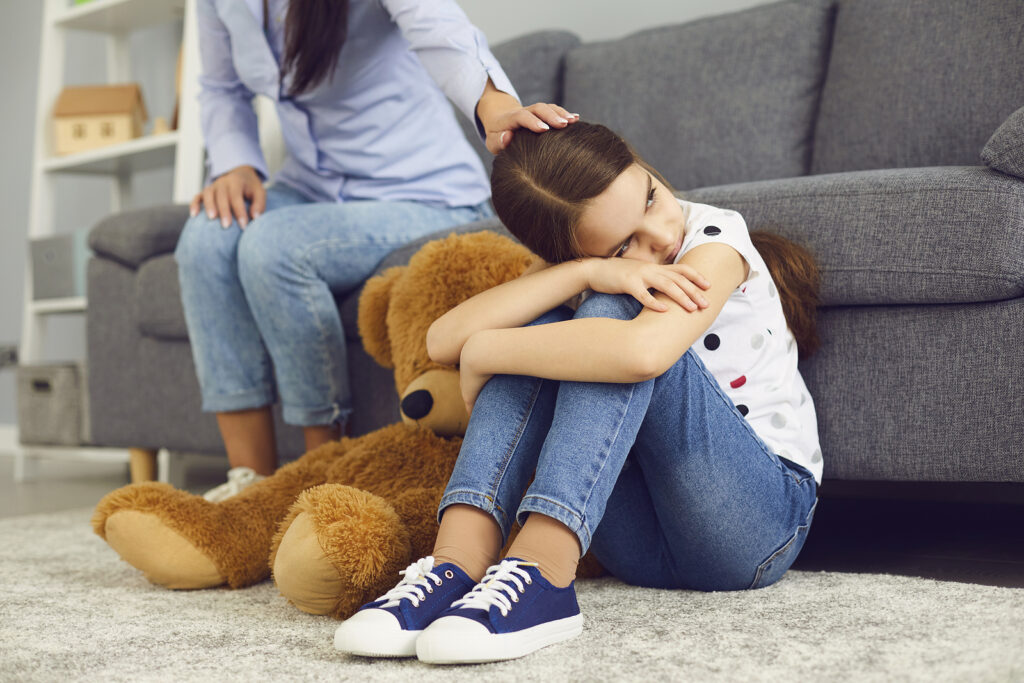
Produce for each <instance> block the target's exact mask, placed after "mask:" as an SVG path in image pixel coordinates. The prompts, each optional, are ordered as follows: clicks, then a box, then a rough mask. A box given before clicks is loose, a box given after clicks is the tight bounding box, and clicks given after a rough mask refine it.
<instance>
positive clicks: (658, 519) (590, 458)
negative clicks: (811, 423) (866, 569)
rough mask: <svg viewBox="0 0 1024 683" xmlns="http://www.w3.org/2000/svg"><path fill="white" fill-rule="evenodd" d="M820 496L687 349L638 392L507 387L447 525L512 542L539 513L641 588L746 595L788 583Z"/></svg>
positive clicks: (629, 306) (510, 379) (470, 447)
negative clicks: (490, 526)
mask: <svg viewBox="0 0 1024 683" xmlns="http://www.w3.org/2000/svg"><path fill="white" fill-rule="evenodd" d="M640 309H641V305H640V303H639V302H637V301H636V300H635V299H634V298H633V297H631V296H627V295H607V294H594V295H592V296H590V297H589V298H588V299H587V300H586V301H584V303H583V304H582V305H581V306H580V308H579V310H578V311H577V312H576V313H575V316H574V315H573V312H572V311H571V310H570V309H568V308H564V307H563V308H559V309H556V310H554V311H551V312H549V313H547V314H545V315H544V316H542V317H541V318H539V319H538V320H536V321H535V322H534V323H533V324H543V323H549V322H556V321H559V320H566V319H568V318H571V317H576V318H581V317H604V318H617V319H623V320H625V319H631V318H633V317H635V316H636V315H637V314H638V313H639V312H640ZM531 477H533V481H532V482H531ZM524 492H525V494H524ZM816 496H817V486H816V484H815V481H814V478H813V477H812V476H811V474H810V472H808V471H807V470H806V469H804V468H803V467H801V466H799V465H796V464H795V463H791V462H789V461H786V460H784V459H781V458H779V456H778V455H776V454H774V453H772V452H771V450H769V449H768V448H767V447H766V446H765V444H764V442H763V441H762V440H761V439H760V438H759V437H758V436H757V434H756V433H755V432H754V431H753V429H751V428H750V426H749V425H748V424H747V422H746V420H744V419H743V416H742V415H741V414H740V413H739V411H738V410H736V407H735V406H734V405H733V403H732V401H731V400H730V399H729V398H728V397H727V396H726V395H725V394H724V393H723V392H722V390H721V389H720V388H719V386H718V383H717V382H716V381H715V379H714V378H713V377H712V376H711V375H710V374H709V373H708V371H707V370H706V368H705V367H704V364H703V363H702V362H701V360H700V359H699V358H698V357H697V355H696V354H694V353H693V351H687V352H686V353H685V354H684V355H683V357H682V358H680V359H679V361H677V362H676V363H675V365H673V366H672V367H671V368H670V369H669V370H668V371H667V372H666V373H665V374H663V375H661V376H660V377H657V378H656V379H653V380H649V381H646V382H640V383H636V384H611V383H598V382H556V381H552V380H542V379H537V378H535V377H528V376H519V375H496V376H494V377H493V378H491V380H490V381H488V382H487V384H486V385H485V386H484V388H483V390H482V391H481V392H480V395H479V397H478V398H477V401H476V404H475V405H474V407H473V413H472V417H471V418H470V421H469V428H468V430H467V433H466V437H465V440H464V442H463V445H462V450H461V451H460V453H459V458H458V461H457V462H456V464H455V469H454V471H453V473H452V476H451V479H450V480H449V482H448V488H447V490H446V491H445V493H444V496H443V498H442V499H441V504H440V508H439V512H438V515H439V517H440V515H441V514H443V511H444V508H445V507H447V506H448V505H452V504H454V503H465V504H468V505H472V506H474V507H477V508H480V509H481V510H484V511H485V512H488V513H490V514H491V515H493V516H494V519H495V520H497V522H498V524H499V526H500V527H501V530H502V534H503V535H504V537H505V538H507V537H508V533H509V530H510V528H511V525H512V523H513V521H519V522H520V523H522V522H524V521H525V520H526V517H527V516H528V515H529V513H531V512H539V513H541V514H544V515H547V516H549V517H552V518H554V519H556V520H558V521H560V522H562V523H563V524H565V525H566V526H568V527H569V528H570V529H571V530H572V531H573V532H575V533H576V535H577V537H578V538H579V542H580V546H581V547H582V549H583V551H584V552H586V551H587V549H588V548H589V549H590V550H591V551H592V552H593V553H594V555H595V556H596V557H597V559H598V560H599V561H600V562H601V564H602V565H604V567H605V568H606V569H607V570H608V571H609V572H611V573H612V574H613V575H615V576H617V577H618V578H620V579H622V580H623V581H626V582H628V583H632V584H636V585H642V586H653V587H659V588H689V589H696V590H737V589H746V588H757V587H761V586H767V585H769V584H771V583H774V582H775V581H777V580H778V579H779V578H781V577H782V575H783V574H784V573H785V572H786V570H787V569H788V568H789V566H790V565H791V564H792V563H793V561H794V560H795V559H796V556H797V554H798V553H799V552H800V549H801V548H802V547H803V544H804V540H805V538H806V536H807V531H808V529H809V528H810V524H811V519H812V517H813V515H814V507H815V504H816V501H817V497H816Z"/></svg>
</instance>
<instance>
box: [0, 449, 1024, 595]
mask: <svg viewBox="0 0 1024 683" xmlns="http://www.w3.org/2000/svg"><path fill="white" fill-rule="evenodd" d="M13 472H14V459H13V458H11V457H6V456H0V517H13V516H16V515H27V514H35V513H43V512H55V511H58V510H67V509H74V508H83V507H92V506H93V505H95V504H96V502H97V501H99V499H100V498H102V497H103V495H104V494H106V493H107V492H108V491H111V490H113V489H115V488H118V487H120V486H123V485H124V484H126V483H127V482H128V472H127V466H126V465H113V464H108V463H88V462H67V461H47V460H42V461H40V462H39V464H38V472H37V475H36V477H34V478H33V479H32V480H31V481H27V482H24V483H21V484H17V483H15V482H14V481H13ZM222 477H223V469H222V468H221V467H220V465H219V463H217V462H216V461H214V460H211V461H210V462H209V463H208V464H207V465H205V466H199V467H189V469H188V471H187V479H186V487H187V488H188V489H189V490H190V491H193V492H196V493H200V492H202V491H204V490H206V489H208V488H211V487H212V486H215V485H216V484H218V483H220V481H222ZM840 484H843V485H840ZM1021 491H1022V489H1021V488H1020V487H1006V488H1002V489H1000V488H996V489H993V488H992V487H989V488H975V487H970V486H963V485H959V486H957V487H944V486H935V485H932V486H926V485H906V484H904V485H887V486H881V487H880V486H877V485H875V486H871V487H865V486H864V485H845V483H842V482H840V483H836V484H835V485H834V486H832V487H831V488H830V487H829V486H828V483H826V485H825V486H823V487H822V490H821V500H820V502H819V504H818V510H817V512H816V515H815V520H814V526H813V528H812V531H811V534H810V535H809V536H808V540H807V544H806V545H805V546H804V550H803V552H802V553H801V555H800V558H799V559H798V560H797V563H796V565H795V568H796V569H805V570H823V571H847V572H870V573H885V574H902V575H907V576H922V577H928V578H933V579H938V580H944V581H960V582H966V583H978V584H985V585H992V586H1007V587H1024V499H1022V498H1021ZM993 498H995V499H996V500H1000V501H1004V502H991V501H992V499H993ZM936 499H938V500H942V501H943V502H936ZM958 499H959V500H958ZM983 501H985V502H983ZM1010 501H1013V502H1010Z"/></svg>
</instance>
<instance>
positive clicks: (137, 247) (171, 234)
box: [89, 204, 188, 269]
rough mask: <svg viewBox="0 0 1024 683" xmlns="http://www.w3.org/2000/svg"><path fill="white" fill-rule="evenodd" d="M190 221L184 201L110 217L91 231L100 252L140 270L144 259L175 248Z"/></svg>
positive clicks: (93, 246) (92, 242) (91, 239)
mask: <svg viewBox="0 0 1024 683" xmlns="http://www.w3.org/2000/svg"><path fill="white" fill-rule="evenodd" d="M186 220H188V207H187V206H185V205H184V204H181V205H169V206H156V207H151V208H146V209H135V210H133V211H125V212H123V213H116V214H113V215H111V216H107V217H106V218H104V219H103V220H102V221H100V222H99V223H97V224H96V226H95V227H94V228H93V229H92V231H91V232H90V233H89V247H90V248H91V249H92V250H93V251H94V252H96V253H97V254H98V255H100V256H103V257H106V258H110V259H113V260H115V261H117V262H118V263H121V264H122V265H125V266H128V267H129V268H133V269H137V268H138V267H139V266H140V265H142V263H143V262H144V261H146V260H147V259H150V258H152V257H154V256H159V255H160V254H166V253H169V252H172V251H174V247H175V245H176V244H177V243H178V235H180V234H181V230H182V228H184V227H185V221H186Z"/></svg>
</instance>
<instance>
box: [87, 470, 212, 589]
mask: <svg viewBox="0 0 1024 683" xmlns="http://www.w3.org/2000/svg"><path fill="white" fill-rule="evenodd" d="M213 507H214V506H213V504H212V503H209V502H207V501H205V500H203V499H202V498H201V497H199V496H193V495H191V494H189V493H186V492H185V491H179V490H178V489H175V488H174V487H173V486H169V485H167V484H160V483H157V482H146V483H143V484H131V485H129V486H124V487H122V488H119V489H117V490H116V491H111V492H110V493H108V494H107V495H105V496H104V497H103V499H102V500H100V502H99V503H98V504H97V505H96V510H95V511H94V512H93V516H92V528H93V531H95V532H96V533H97V534H98V535H99V536H101V537H102V538H103V539H104V540H105V541H106V542H107V543H108V544H109V545H110V547H111V548H113V549H114V550H115V551H116V552H117V554H118V555H120V556H121V559H123V560H125V561H126V562H128V564H130V565H132V566H133V567H135V568H136V569H139V570H141V571H142V572H143V574H145V575H146V578H147V579H149V580H150V581H152V582H153V583H155V584H158V585H161V586H166V587H167V588H184V589H189V588H210V587H212V586H219V585H221V584H222V583H224V582H225V577H224V576H222V575H221V573H220V571H218V570H217V567H216V566H215V565H214V563H213V561H212V559H211V558H210V557H209V555H208V553H204V552H202V551H201V550H200V549H199V547H198V546H197V544H196V543H195V542H194V540H190V538H189V537H187V536H186V535H184V534H183V533H181V532H180V531H179V530H180V529H183V528H184V529H188V528H190V526H189V525H188V524H185V525H182V524H180V523H175V522H176V521H177V522H181V521H182V520H184V521H194V520H196V519H199V518H201V516H202V511H203V510H206V509H207V508H213ZM193 538H194V537H193Z"/></svg>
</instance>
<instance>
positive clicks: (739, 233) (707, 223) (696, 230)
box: [676, 203, 764, 285]
mask: <svg viewBox="0 0 1024 683" xmlns="http://www.w3.org/2000/svg"><path fill="white" fill-rule="evenodd" d="M686 223H687V224H686V237H685V238H684V239H683V245H682V247H681V248H680V249H679V256H678V257H677V258H676V262H677V263H678V262H679V259H681V258H682V257H683V255H684V254H685V253H686V252H688V251H690V250H691V249H695V248H696V247H699V246H700V245H702V244H728V245H729V246H730V247H732V248H733V249H735V250H736V251H738V252H739V254H740V256H742V257H743V259H744V260H745V261H746V262H747V265H748V266H749V268H750V273H749V274H748V275H747V279H746V280H744V282H743V283H741V285H742V284H745V283H746V282H750V281H751V280H753V279H754V278H756V277H759V276H760V275H761V272H762V270H763V268H764V261H763V260H762V259H761V256H760V254H758V253H757V249H755V248H754V243H753V242H751V240H750V231H749V230H748V229H747V222H746V221H745V220H743V216H741V215H740V214H738V213H736V212H735V211H731V210H728V209H719V208H716V207H714V206H708V205H707V204H693V203H691V204H690V216H689V218H688V219H687V222H686Z"/></svg>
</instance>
